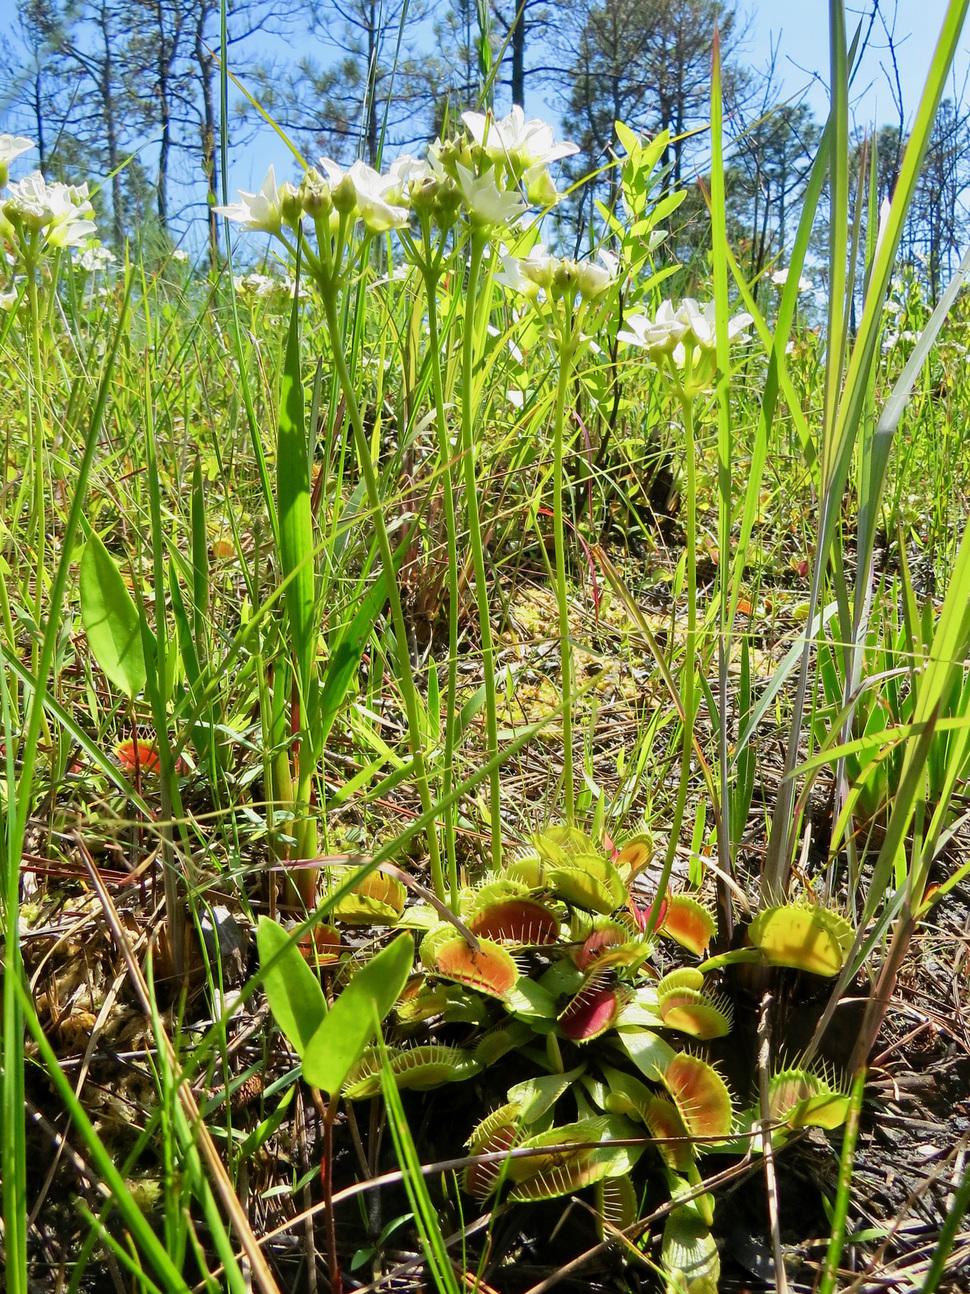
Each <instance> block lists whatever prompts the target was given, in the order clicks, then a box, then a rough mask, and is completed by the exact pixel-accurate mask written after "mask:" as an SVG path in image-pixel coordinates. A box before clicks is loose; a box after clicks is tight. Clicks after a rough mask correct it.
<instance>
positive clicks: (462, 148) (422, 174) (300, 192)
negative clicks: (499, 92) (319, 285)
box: [216, 107, 577, 238]
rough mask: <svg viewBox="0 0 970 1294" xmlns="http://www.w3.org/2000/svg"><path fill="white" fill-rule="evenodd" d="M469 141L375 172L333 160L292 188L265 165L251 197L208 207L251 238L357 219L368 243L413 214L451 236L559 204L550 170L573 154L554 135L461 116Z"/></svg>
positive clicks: (440, 144) (511, 119)
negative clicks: (464, 219) (463, 224)
mask: <svg viewBox="0 0 970 1294" xmlns="http://www.w3.org/2000/svg"><path fill="white" fill-rule="evenodd" d="M463 121H464V124H465V128H466V131H467V134H466V135H464V136H461V137H459V138H457V139H453V140H444V141H442V140H440V139H439V140H436V141H435V143H433V144H432V145H431V146H430V148H429V149H428V154H427V157H426V158H416V157H412V156H411V155H410V154H405V155H404V156H402V157H399V158H397V159H396V160H395V161H394V162H392V163H391V165H390V167H389V168H388V170H387V172H386V173H381V172H379V171H376V170H374V168H373V167H371V166H368V165H367V164H366V163H365V162H362V161H356V162H354V163H353V164H352V165H351V166H350V167H348V168H346V169H345V168H343V167H342V166H340V165H339V164H338V163H337V162H335V161H333V159H332V158H329V157H323V158H321V159H320V162H319V165H318V166H317V167H314V168H310V169H309V170H307V171H306V173H305V174H304V176H303V178H302V181H301V182H300V184H299V186H298V187H297V186H295V185H293V184H291V183H290V182H289V181H283V183H281V184H279V183H277V180H276V173H275V170H274V168H273V167H272V166H271V167H270V168H269V171H268V173H267V176H266V179H265V180H264V182H263V184H262V186H261V188H260V189H259V191H258V192H257V193H246V192H244V191H240V193H239V201H238V202H234V203H230V204H229V205H227V206H221V207H216V211H217V212H218V213H219V214H220V215H222V216H225V217H226V218H227V219H228V220H233V221H236V222H238V223H240V224H242V225H243V226H244V227H245V228H247V229H250V230H254V231H256V232H261V233H267V234H272V235H274V236H276V237H281V238H282V237H284V234H285V230H286V229H287V228H291V229H297V228H299V227H300V224H301V222H302V219H303V217H304V215H306V216H309V217H310V218H311V219H312V220H313V221H314V224H315V226H316V228H317V232H318V234H320V233H321V232H327V233H330V234H333V233H334V232H336V231H337V230H338V229H339V228H340V223H341V221H342V220H343V221H350V220H360V221H361V222H362V223H363V225H364V228H365V229H366V230H367V231H368V232H369V233H371V234H382V233H386V232H387V231H388V230H391V229H402V228H404V227H405V226H406V225H407V224H408V222H409V219H410V215H411V212H412V211H413V212H416V213H418V214H419V215H426V216H429V217H431V219H433V220H434V221H435V223H436V224H437V225H438V226H439V227H440V228H443V229H447V228H449V227H450V226H451V225H452V224H453V223H454V221H455V220H456V219H457V217H458V214H459V212H460V211H461V210H462V209H463V210H464V211H465V213H466V215H467V216H468V219H469V221H470V222H471V223H472V225H473V226H475V227H477V228H480V229H494V228H496V227H498V226H503V225H507V224H510V223H511V222H512V221H514V220H516V219H517V218H518V217H519V216H520V215H522V214H523V213H524V212H525V211H526V210H527V209H528V207H529V206H530V205H533V206H541V207H548V206H552V205H553V204H554V203H555V202H556V201H557V200H558V197H559V194H558V192H557V190H556V187H555V184H554V182H553V180H552V177H551V175H550V174H549V170H548V167H549V166H550V164H551V163H553V162H555V161H558V160H560V159H561V158H563V157H569V156H571V155H572V154H573V153H575V152H576V151H577V147H576V145H575V144H569V143H556V141H555V139H554V137H553V131H552V127H551V126H549V125H547V123H546V122H544V121H540V120H539V119H538V118H534V119H532V120H526V117H525V114H524V113H523V111H522V109H521V108H519V107H514V108H513V109H512V111H511V112H510V113H509V114H508V116H506V117H503V118H501V119H500V120H496V119H495V118H494V117H493V116H492V115H491V114H488V115H483V114H481V113H474V112H467V113H465V115H464V117H463Z"/></svg>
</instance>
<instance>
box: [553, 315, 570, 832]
mask: <svg viewBox="0 0 970 1294" xmlns="http://www.w3.org/2000/svg"><path fill="white" fill-rule="evenodd" d="M563 308H564V310H565V311H566V322H565V323H564V325H563V337H562V343H561V348H560V355H559V381H558V382H557V384H556V406H555V417H554V421H553V428H552V457H553V462H552V532H553V543H554V545H555V550H556V601H557V603H558V606H559V663H560V669H561V672H562V767H563V774H562V775H563V789H564V793H565V802H566V804H565V808H566V822H567V823H568V825H569V826H573V824H574V822H575V819H576V787H575V784H574V782H573V705H572V674H573V666H572V654H573V653H572V644H571V642H570V640H569V591H568V589H567V587H566V542H565V534H564V531H563V431H564V424H565V420H566V395H567V393H568V390H569V375H570V370H571V369H572V343H571V337H570V328H569V321H568V312H569V305H568V304H564V307H563Z"/></svg>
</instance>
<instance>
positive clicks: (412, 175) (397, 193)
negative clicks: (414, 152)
mask: <svg viewBox="0 0 970 1294" xmlns="http://www.w3.org/2000/svg"><path fill="white" fill-rule="evenodd" d="M433 175H434V171H433V170H432V169H431V163H430V162H429V161H427V159H426V158H423V157H412V156H411V154H410V153H402V154H401V156H400V157H395V159H394V161H393V162H392V163H391V164H390V166H389V167H388V168H387V188H386V191H385V192H386V196H387V199H388V200H389V201H393V202H407V201H408V198H409V196H410V193H411V189H412V188H413V187H414V186H415V185H418V184H423V183H424V181H425V180H430V179H431V178H432V177H433Z"/></svg>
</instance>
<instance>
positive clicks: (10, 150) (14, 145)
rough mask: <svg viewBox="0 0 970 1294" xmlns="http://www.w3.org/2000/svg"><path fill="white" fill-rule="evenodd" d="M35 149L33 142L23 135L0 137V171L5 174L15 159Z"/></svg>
mask: <svg viewBox="0 0 970 1294" xmlns="http://www.w3.org/2000/svg"><path fill="white" fill-rule="evenodd" d="M35 147H36V145H35V143H34V141H33V140H32V139H27V138H26V137H25V136H24V135H0V170H2V171H3V172H4V173H5V172H6V168H7V167H9V165H10V163H11V162H12V161H14V159H15V158H17V157H19V156H20V154H21V153H29V152H30V150H31V149H32V148H35Z"/></svg>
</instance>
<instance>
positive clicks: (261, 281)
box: [232, 270, 296, 301]
mask: <svg viewBox="0 0 970 1294" xmlns="http://www.w3.org/2000/svg"><path fill="white" fill-rule="evenodd" d="M232 284H233V287H234V288H235V289H236V291H237V292H238V293H239V295H240V296H244V297H254V298H255V299H256V300H258V301H266V300H271V299H272V298H273V297H281V296H288V297H293V296H295V295H296V283H295V281H294V280H293V279H291V278H290V277H289V276H288V275H285V276H284V277H282V278H274V277H273V276H272V275H270V274H259V273H257V272H256V271H255V270H254V271H252V272H251V273H249V274H234V275H233V279H232Z"/></svg>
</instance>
